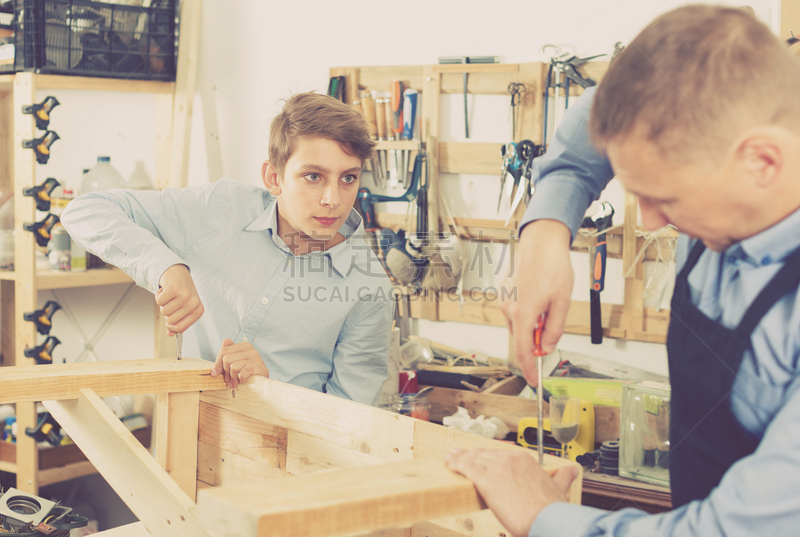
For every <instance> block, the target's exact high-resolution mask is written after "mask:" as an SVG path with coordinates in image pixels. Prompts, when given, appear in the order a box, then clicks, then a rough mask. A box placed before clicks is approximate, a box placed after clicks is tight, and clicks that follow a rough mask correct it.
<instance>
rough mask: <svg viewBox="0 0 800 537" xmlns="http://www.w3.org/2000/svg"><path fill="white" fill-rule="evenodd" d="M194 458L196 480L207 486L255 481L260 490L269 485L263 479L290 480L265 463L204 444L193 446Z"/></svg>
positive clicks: (199, 443)
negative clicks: (195, 450)
mask: <svg viewBox="0 0 800 537" xmlns="http://www.w3.org/2000/svg"><path fill="white" fill-rule="evenodd" d="M197 457H198V465H197V479H198V480H199V481H200V482H203V483H207V484H208V485H209V486H214V487H219V486H225V485H238V484H240V483H253V482H255V483H260V484H261V486H262V487H264V486H269V484H268V483H265V481H267V480H272V479H276V478H284V477H287V476H288V477H293V476H292V475H291V474H290V473H289V472H287V471H286V470H283V469H281V468H278V467H277V466H274V465H272V464H271V463H270V462H269V461H267V460H257V459H253V458H250V457H247V456H245V455H243V454H242V453H236V452H233V451H228V450H226V449H223V448H220V447H217V446H212V445H210V444H206V443H205V442H198V443H197Z"/></svg>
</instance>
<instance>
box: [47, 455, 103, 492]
mask: <svg viewBox="0 0 800 537" xmlns="http://www.w3.org/2000/svg"><path fill="white" fill-rule="evenodd" d="M94 473H97V470H96V469H95V467H94V465H93V464H92V463H91V462H89V461H82V462H75V463H72V464H68V465H66V466H59V467H56V468H48V469H47V470H39V473H38V474H37V479H38V480H39V486H40V487H46V486H47V485H51V484H53V483H60V482H62V481H67V480H69V479H75V478H78V477H83V476H86V475H92V474H94Z"/></svg>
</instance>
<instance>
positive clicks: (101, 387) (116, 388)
mask: <svg viewBox="0 0 800 537" xmlns="http://www.w3.org/2000/svg"><path fill="white" fill-rule="evenodd" d="M22 324H30V323H22ZM224 387H225V381H224V380H223V379H222V376H219V377H217V378H212V377H211V364H210V362H206V361H204V360H197V359H193V358H184V359H182V360H175V359H170V358H164V359H156V360H128V361H124V362H85V363H84V362H82V363H73V364H52V365H29V366H20V367H15V368H3V369H0V403H14V402H17V403H19V402H32V401H41V400H43V399H56V400H58V399H74V398H77V397H78V393H79V391H80V390H81V388H91V389H92V390H94V391H95V393H97V394H98V395H99V396H101V397H106V396H108V395H135V394H142V393H154V392H156V393H159V392H164V391H170V392H190V391H199V390H219V389H222V388H224Z"/></svg>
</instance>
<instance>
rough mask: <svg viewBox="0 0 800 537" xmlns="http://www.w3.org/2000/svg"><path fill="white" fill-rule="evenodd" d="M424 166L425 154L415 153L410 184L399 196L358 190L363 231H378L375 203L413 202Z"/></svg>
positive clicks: (421, 152) (365, 189) (362, 188)
mask: <svg viewBox="0 0 800 537" xmlns="http://www.w3.org/2000/svg"><path fill="white" fill-rule="evenodd" d="M424 164H425V152H424V151H420V152H418V153H417V158H416V159H415V160H414V173H413V174H412V175H411V184H409V185H408V189H406V191H405V192H404V193H403V194H402V195H401V196H385V195H382V194H373V193H372V192H370V191H369V189H368V188H367V187H365V186H363V187H361V188H359V189H358V196H357V198H358V207H359V209H361V214H362V215H363V217H364V230H365V231H377V230H378V229H380V226H378V222H377V221H376V220H375V209H374V208H373V206H372V204H373V203H375V202H386V201H409V202H410V201H413V200H414V199H415V198H416V197H417V188H418V186H419V183H420V177H421V176H422V167H423V166H424Z"/></svg>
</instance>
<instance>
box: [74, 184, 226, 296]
mask: <svg viewBox="0 0 800 537" xmlns="http://www.w3.org/2000/svg"><path fill="white" fill-rule="evenodd" d="M216 185H217V183H214V184H210V185H205V186H203V187H201V188H185V189H180V190H179V189H166V190H164V191H162V192H138V191H130V190H112V191H110V192H93V193H90V194H85V195H83V196H80V197H79V198H77V199H75V200H73V201H71V202H70V203H69V205H68V206H67V208H66V209H65V210H64V212H63V214H62V215H61V222H62V223H63V225H64V228H65V229H66V230H67V231H68V232H69V234H70V237H71V238H72V239H73V240H74V241H75V242H77V243H78V244H80V245H81V246H82V247H84V248H85V249H86V250H87V251H89V252H91V253H93V254H95V255H96V256H98V257H100V258H101V259H103V260H104V261H106V262H107V263H110V264H112V265H114V266H117V267H119V268H121V269H122V270H123V271H125V273H127V274H128V275H129V276H130V277H131V278H133V280H134V281H135V282H136V283H137V284H138V285H140V286H141V287H144V288H146V289H148V290H150V291H151V292H153V293H156V292H157V291H158V287H159V279H160V278H161V275H162V274H163V273H164V271H166V270H167V269H168V268H169V267H171V266H173V265H177V264H184V265H185V264H186V263H185V262H184V261H183V259H181V253H183V252H184V251H185V250H186V248H187V247H188V246H189V245H190V244H191V242H192V240H193V239H194V238H195V237H197V235H198V234H199V233H200V231H201V230H202V229H203V225H204V224H205V222H207V221H208V218H209V216H210V213H211V211H213V210H214V205H215V204H214V196H213V192H214V190H215V187H216ZM187 266H188V265H187Z"/></svg>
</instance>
